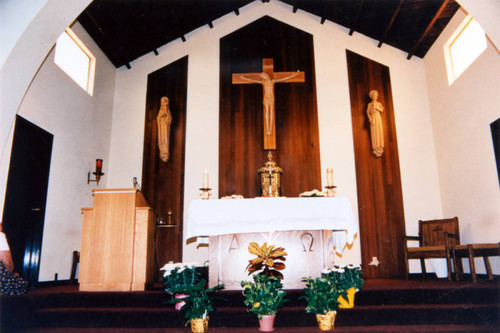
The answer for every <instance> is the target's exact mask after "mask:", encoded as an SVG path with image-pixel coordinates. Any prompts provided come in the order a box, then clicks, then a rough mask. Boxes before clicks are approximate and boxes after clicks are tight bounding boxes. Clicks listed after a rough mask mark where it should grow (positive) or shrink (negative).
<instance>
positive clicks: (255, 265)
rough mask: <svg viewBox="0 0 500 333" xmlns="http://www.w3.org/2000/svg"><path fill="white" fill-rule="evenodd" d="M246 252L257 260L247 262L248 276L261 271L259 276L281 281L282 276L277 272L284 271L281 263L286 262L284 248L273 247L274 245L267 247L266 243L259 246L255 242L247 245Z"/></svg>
mask: <svg viewBox="0 0 500 333" xmlns="http://www.w3.org/2000/svg"><path fill="white" fill-rule="evenodd" d="M248 252H250V253H251V254H254V255H256V256H257V258H255V259H252V260H249V263H248V266H247V267H246V270H247V271H248V275H251V274H253V273H257V272H259V271H261V272H260V273H259V274H263V275H266V276H276V277H278V278H280V279H283V274H281V272H279V271H281V270H284V269H285V267H286V266H285V264H284V263H283V262H281V261H285V260H286V258H285V256H286V255H287V253H286V252H285V249H284V248H282V247H275V246H274V245H269V246H267V243H264V244H263V245H262V246H260V245H259V244H257V243H256V242H251V243H250V245H248ZM280 260H281V261H280Z"/></svg>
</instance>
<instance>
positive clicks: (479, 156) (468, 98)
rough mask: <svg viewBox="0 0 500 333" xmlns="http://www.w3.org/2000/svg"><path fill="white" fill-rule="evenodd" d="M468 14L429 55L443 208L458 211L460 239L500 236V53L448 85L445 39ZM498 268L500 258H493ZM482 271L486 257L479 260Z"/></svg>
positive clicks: (459, 17)
mask: <svg viewBox="0 0 500 333" xmlns="http://www.w3.org/2000/svg"><path fill="white" fill-rule="evenodd" d="M465 17H466V14H465V13H464V12H462V11H460V12H458V13H457V14H456V15H455V17H454V18H453V20H452V21H451V22H450V24H448V26H447V27H446V29H445V30H444V31H443V33H442V34H441V36H440V37H439V39H438V40H437V41H436V43H435V44H434V46H433V47H432V49H431V50H430V51H429V53H428V54H427V56H426V57H425V60H424V64H425V68H426V74H427V82H428V86H429V101H430V105H431V110H432V121H433V124H434V137H435V141H436V152H437V162H438V166H439V181H440V186H441V198H442V202H443V213H444V215H446V216H450V217H451V216H458V217H459V223H460V232H461V241H462V243H480V242H498V241H499V237H498V235H500V189H499V179H498V176H497V170H496V162H495V158H494V151H493V143H492V137H491V131H490V123H492V122H493V121H495V120H496V119H498V118H499V117H500V108H499V106H498V96H499V95H500V84H499V78H500V54H499V53H498V52H497V51H496V49H495V48H494V47H493V45H492V44H491V43H490V42H488V48H487V49H486V51H484V52H483V53H482V54H481V55H480V56H479V58H478V59H477V60H476V61H475V62H474V63H473V64H472V65H471V66H470V67H469V68H468V69H467V70H466V71H465V72H464V73H463V74H462V75H461V76H460V77H459V78H458V79H457V80H456V81H455V82H454V83H453V84H452V85H451V86H450V85H449V84H448V78H447V74H446V67H445V57H444V51H443V45H444V44H445V43H446V42H447V40H448V39H449V38H450V36H451V35H452V34H453V33H454V32H455V30H456V29H457V27H458V26H459V25H460V23H461V22H462V21H463V19H464V18H465ZM492 264H493V265H494V272H496V273H497V274H498V273H499V272H500V260H499V258H498V257H495V258H492ZM476 267H477V270H478V272H484V266H483V264H482V260H481V261H479V259H478V263H477V264H476Z"/></svg>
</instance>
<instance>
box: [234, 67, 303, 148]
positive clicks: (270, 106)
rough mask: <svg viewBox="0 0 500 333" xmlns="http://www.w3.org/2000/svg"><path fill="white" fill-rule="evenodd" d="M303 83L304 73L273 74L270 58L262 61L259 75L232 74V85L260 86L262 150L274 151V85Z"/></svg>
mask: <svg viewBox="0 0 500 333" xmlns="http://www.w3.org/2000/svg"><path fill="white" fill-rule="evenodd" d="M279 82H281V83H296V82H305V74H304V72H300V71H297V72H275V71H274V61H273V59H272V58H264V59H262V72H260V73H258V72H257V73H233V84H254V83H257V84H260V85H262V89H263V92H262V105H263V108H264V110H263V128H264V133H263V134H264V150H273V149H276V130H275V127H276V126H275V123H276V122H275V118H276V115H275V106H274V103H275V102H274V84H275V83H279Z"/></svg>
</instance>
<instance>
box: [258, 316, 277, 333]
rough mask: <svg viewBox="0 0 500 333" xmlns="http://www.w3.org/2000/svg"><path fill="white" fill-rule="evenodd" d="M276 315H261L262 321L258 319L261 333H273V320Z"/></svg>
mask: <svg viewBox="0 0 500 333" xmlns="http://www.w3.org/2000/svg"><path fill="white" fill-rule="evenodd" d="M275 317H276V315H263V316H262V319H259V331H261V332H272V331H274V318H275Z"/></svg>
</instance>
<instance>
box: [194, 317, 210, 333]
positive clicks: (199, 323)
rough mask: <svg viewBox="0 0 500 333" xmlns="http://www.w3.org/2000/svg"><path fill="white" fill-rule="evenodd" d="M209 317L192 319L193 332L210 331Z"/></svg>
mask: <svg viewBox="0 0 500 333" xmlns="http://www.w3.org/2000/svg"><path fill="white" fill-rule="evenodd" d="M208 319H209V318H208V317H206V318H196V319H191V331H192V332H195V333H203V332H206V331H207V329H208Z"/></svg>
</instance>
